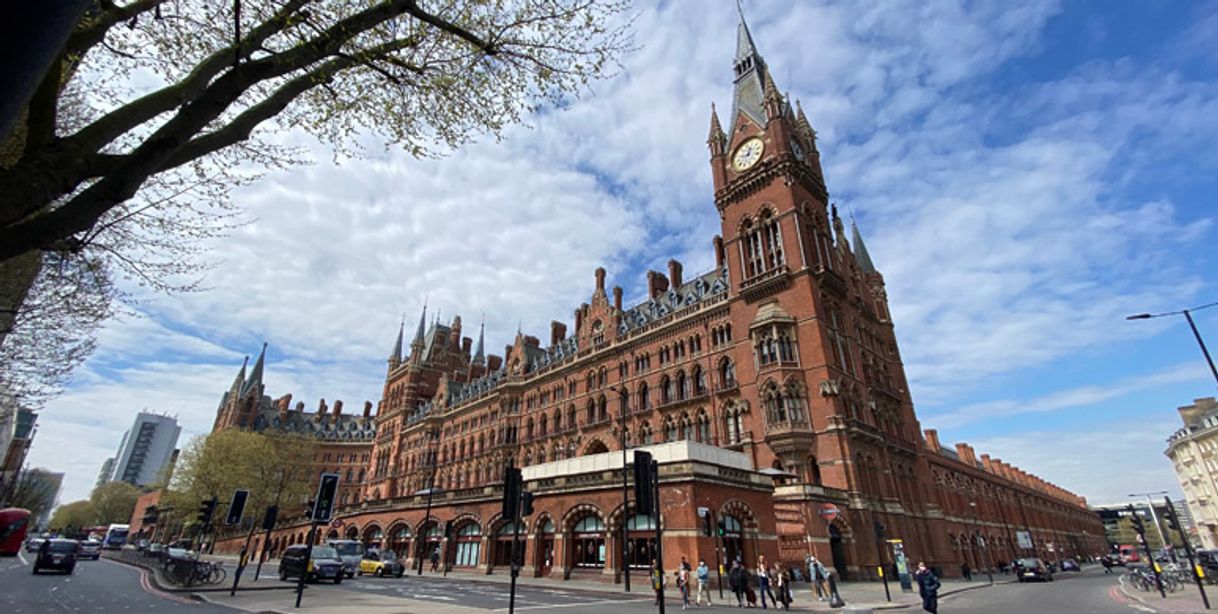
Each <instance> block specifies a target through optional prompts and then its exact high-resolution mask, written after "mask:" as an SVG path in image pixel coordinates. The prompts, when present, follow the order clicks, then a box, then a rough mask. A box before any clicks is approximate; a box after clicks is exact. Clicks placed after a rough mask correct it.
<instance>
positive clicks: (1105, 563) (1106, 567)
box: [1100, 557, 1112, 573]
mask: <svg viewBox="0 0 1218 614" xmlns="http://www.w3.org/2000/svg"><path fill="white" fill-rule="evenodd" d="M1100 565H1103V566H1104V573H1112V561H1111V560H1110V559H1109V558H1108V557H1104V558H1102V559H1100Z"/></svg>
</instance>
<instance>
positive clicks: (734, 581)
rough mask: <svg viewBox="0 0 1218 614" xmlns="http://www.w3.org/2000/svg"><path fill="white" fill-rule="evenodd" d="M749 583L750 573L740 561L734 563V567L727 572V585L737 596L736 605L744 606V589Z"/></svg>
mask: <svg viewBox="0 0 1218 614" xmlns="http://www.w3.org/2000/svg"><path fill="white" fill-rule="evenodd" d="M748 583H749V575H748V573H747V572H745V571H744V565H741V564H740V561H735V562H733V563H732V569H731V570H730V571H728V572H727V587H728V589H730V590H731V591H732V594H733V595H735V596H736V607H738V608H743V607H744V591H745V588H746V587H747V586H748Z"/></svg>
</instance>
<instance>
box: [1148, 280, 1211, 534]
mask: <svg viewBox="0 0 1218 614" xmlns="http://www.w3.org/2000/svg"><path fill="white" fill-rule="evenodd" d="M1215 306H1218V303H1210V304H1208V305H1202V306H1200V307H1194V308H1192V309H1181V310H1180V311H1168V312H1165V313H1139V314H1135V315H1132V316H1126V317H1125V319H1126V320H1149V319H1151V318H1162V317H1166V316H1177V315H1183V316H1184V319H1185V320H1188V326H1189V328H1191V329H1192V330H1193V337H1195V338H1196V339H1197V345H1198V346H1199V347H1200V348H1201V353H1202V354H1203V355H1205V362H1206V364H1208V365H1209V367H1210V373H1212V374H1213V375H1214V382H1215V383H1216V384H1218V368H1215V367H1214V359H1213V358H1212V357H1210V351H1209V349H1208V348H1206V347H1205V341H1204V340H1203V339H1202V338H1201V333H1200V331H1198V330H1197V324H1196V323H1195V322H1193V314H1192V312H1194V311H1201V310H1202V309H1209V308H1210V307H1215ZM1151 509H1152V510H1153V509H1154V506H1153V505H1151Z"/></svg>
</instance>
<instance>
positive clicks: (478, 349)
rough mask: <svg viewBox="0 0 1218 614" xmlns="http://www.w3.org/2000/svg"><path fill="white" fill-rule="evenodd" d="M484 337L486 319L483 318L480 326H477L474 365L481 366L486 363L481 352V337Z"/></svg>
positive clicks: (482, 351) (483, 352)
mask: <svg viewBox="0 0 1218 614" xmlns="http://www.w3.org/2000/svg"><path fill="white" fill-rule="evenodd" d="M485 335H486V317H485V316H483V318H482V324H479V325H478V346H477V347H475V348H474V364H476V365H481V364H484V363H485V362H486V353H485V351H484V350H483V337H484V336H485Z"/></svg>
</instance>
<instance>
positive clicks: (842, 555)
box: [829, 522, 849, 580]
mask: <svg viewBox="0 0 1218 614" xmlns="http://www.w3.org/2000/svg"><path fill="white" fill-rule="evenodd" d="M829 554H830V555H832V556H833V568H834V569H836V570H837V575H838V577H840V578H841V579H843V580H848V579H849V576H848V575H847V572H846V566H847V563H848V561H849V559H847V558H846V545H845V543H844V542H843V540H842V530H841V529H839V528H838V526H837V523H836V522H835V523H833V524H830V525H829Z"/></svg>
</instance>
